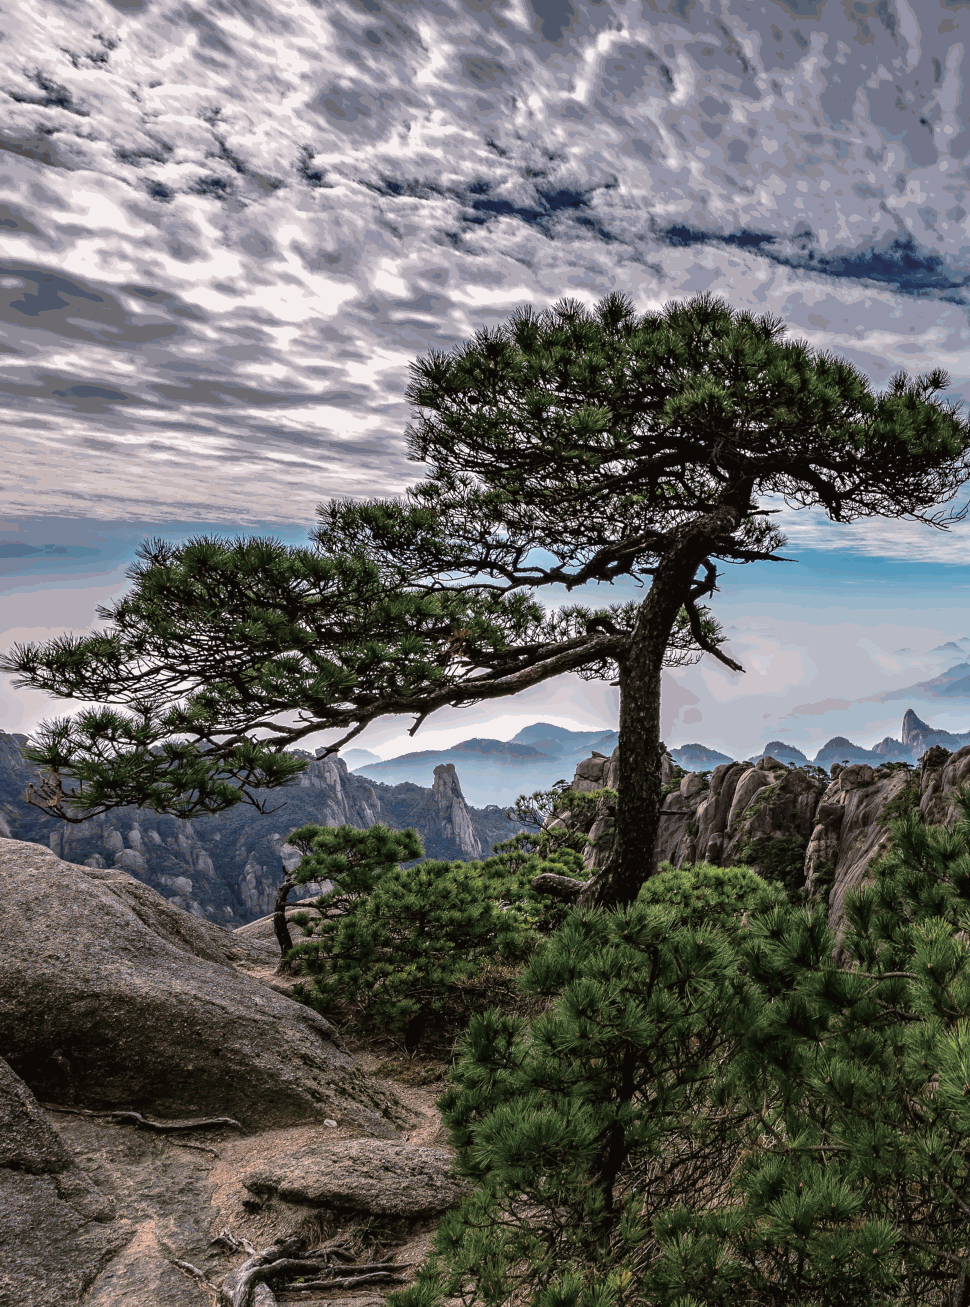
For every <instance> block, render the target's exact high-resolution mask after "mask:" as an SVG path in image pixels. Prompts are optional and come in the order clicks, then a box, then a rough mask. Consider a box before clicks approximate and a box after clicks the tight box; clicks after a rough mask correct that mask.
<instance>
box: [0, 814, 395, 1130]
mask: <svg viewBox="0 0 970 1307" xmlns="http://www.w3.org/2000/svg"><path fill="white" fill-rule="evenodd" d="M0 887H2V901H3V906H4V910H3V913H2V915H0V956H2V957H3V963H4V964H3V969H2V973H0V1049H3V1051H4V1054H5V1056H6V1057H7V1059H8V1061H9V1062H10V1064H11V1066H12V1067H13V1069H14V1071H15V1072H16V1073H17V1074H18V1075H19V1076H20V1077H21V1078H22V1079H23V1080H24V1081H25V1082H26V1084H27V1085H28V1086H29V1087H30V1089H31V1090H32V1091H33V1092H34V1093H35V1094H36V1095H37V1096H38V1097H39V1098H41V1099H44V1100H48V1101H51V1102H54V1103H58V1104H67V1105H74V1104H82V1105H83V1106H84V1107H86V1108H98V1109H101V1108H106V1109H118V1108H124V1109H134V1110H136V1111H139V1112H143V1113H152V1114H154V1115H157V1116H160V1117H165V1118H177V1117H198V1116H219V1117H223V1116H229V1117H233V1118H235V1119H236V1120H238V1121H239V1122H240V1123H241V1125H242V1126H243V1127H244V1128H246V1129H252V1128H255V1127H257V1126H259V1125H261V1124H265V1123H267V1122H273V1123H274V1124H276V1125H284V1124H287V1123H289V1122H291V1121H303V1120H312V1119H314V1118H323V1117H332V1118H335V1119H337V1120H350V1121H353V1122H355V1123H356V1125H357V1127H358V1128H359V1129H360V1131H361V1132H362V1133H365V1134H369V1135H373V1136H379V1137H381V1136H382V1137H385V1138H394V1137H396V1135H397V1133H398V1124H399V1123H400V1122H401V1121H402V1120H404V1119H405V1116H406V1113H404V1111H403V1109H402V1108H401V1105H400V1104H399V1103H398V1101H397V1100H396V1099H395V1097H394V1096H393V1095H392V1094H391V1093H389V1092H386V1091H384V1090H383V1089H379V1088H378V1087H377V1086H376V1085H375V1084H374V1083H373V1082H371V1081H370V1080H369V1079H368V1077H367V1076H366V1075H364V1073H363V1072H362V1071H361V1070H360V1068H359V1067H358V1066H357V1064H356V1062H355V1060H354V1058H353V1057H351V1056H350V1055H349V1054H348V1053H346V1052H345V1051H343V1050H342V1048H341V1047H340V1043H339V1039H338V1037H337V1034H336V1031H335V1030H334V1029H333V1027H332V1026H331V1025H330V1024H329V1023H328V1022H327V1021H325V1020H324V1019H323V1017H321V1016H319V1015H318V1014H317V1013H316V1012H314V1011H313V1010H312V1009H310V1008H308V1007H305V1006H303V1005H302V1004H299V1003H295V1002H293V1001H292V1000H291V999H289V998H286V997H285V996H283V995H282V994H279V993H276V992H274V991H272V990H271V989H269V988H267V986H265V985H263V984H260V983H259V982H258V981H257V980H255V979H253V978H252V975H251V974H249V973H250V972H253V971H256V970H258V969H259V968H260V967H264V968H265V967H268V966H270V965H271V964H272V963H274V962H275V961H276V958H275V954H274V953H273V952H272V951H270V952H268V951H267V950H266V949H265V948H262V947H260V946H259V945H258V944H255V943H252V942H249V941H247V940H245V939H241V938H239V937H237V936H236V935H235V934H234V933H233V932H230V931H227V930H225V929H224V928H223V927H220V926H216V925H214V924H212V923H210V922H207V921H204V920H201V919H198V918H195V917H193V916H192V915H190V914H187V913H185V912H184V911H181V910H180V909H178V908H176V907H173V906H172V905H171V904H170V903H168V902H166V900H165V899H163V898H162V897H161V895H159V894H158V893H156V892H155V891H154V890H153V889H151V888H150V887H149V886H147V885H144V884H142V883H141V882H139V881H138V880H136V879H135V878H134V877H131V876H129V875H127V874H126V873H124V872H122V871H120V870H116V869H105V870H96V869H91V868H85V867H78V866H74V865H72V864H70V863H67V862H63V861H61V860H60V859H58V858H56V857H55V856H54V854H53V853H52V852H51V851H50V850H49V849H47V848H44V847H43V846H42V845H38V844H27V843H23V842H20V841H17V840H0Z"/></svg>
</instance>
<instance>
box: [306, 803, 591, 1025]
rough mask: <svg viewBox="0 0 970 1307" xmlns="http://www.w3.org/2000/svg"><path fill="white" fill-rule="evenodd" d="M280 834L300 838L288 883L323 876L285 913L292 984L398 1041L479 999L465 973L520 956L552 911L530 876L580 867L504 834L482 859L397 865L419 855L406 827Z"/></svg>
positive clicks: (324, 1006)
mask: <svg viewBox="0 0 970 1307" xmlns="http://www.w3.org/2000/svg"><path fill="white" fill-rule="evenodd" d="M289 839H290V842H291V843H294V844H296V845H297V847H299V848H301V849H302V850H304V858H303V860H302V862H301V864H300V866H299V868H298V870H297V873H296V876H295V879H296V881H297V883H306V882H307V881H310V880H321V879H330V880H334V881H335V884H334V887H333V889H332V890H330V891H329V892H328V893H327V894H324V895H322V896H321V897H320V898H319V899H317V900H316V902H315V907H316V908H317V909H318V911H319V913H320V914H321V915H320V916H319V917H314V916H312V915H311V914H310V913H309V912H302V913H296V914H294V920H295V921H296V922H297V924H299V925H300V926H301V927H302V929H303V931H304V933H305V938H304V939H303V940H302V941H301V942H300V943H299V944H297V945H296V947H295V948H294V949H293V950H292V951H291V952H290V953H289V954H288V961H290V962H296V963H298V964H299V966H300V969H301V970H302V971H303V973H304V974H305V975H306V976H307V977H308V979H307V980H306V982H304V983H301V984H300V985H299V986H297V993H298V996H299V997H301V998H302V999H303V1000H304V1001H305V1002H307V1003H309V1004H311V1005H312V1006H313V1007H315V1008H316V1009H317V1010H319V1011H321V1012H331V1011H332V1010H333V1009H342V1010H343V1011H346V1012H348V1013H353V1014H355V1015H356V1017H357V1019H358V1020H359V1021H360V1022H361V1023H362V1024H363V1025H365V1026H368V1027H374V1026H379V1027H381V1028H382V1029H383V1030H384V1031H386V1032H387V1033H390V1034H401V1035H403V1039H404V1044H405V1048H406V1049H407V1050H408V1051H413V1050H414V1049H415V1048H417V1046H418V1044H419V1042H420V1040H421V1037H422V1035H423V1033H424V1031H425V1028H426V1026H427V1024H428V1022H429V1020H430V1019H431V1018H432V1017H433V1016H434V1015H435V1014H440V1013H442V1012H443V1011H445V1010H446V1009H447V1010H449V1011H450V1012H451V1013H452V1015H455V1014H461V1013H464V1014H465V1015H467V1012H468V1010H469V1009H471V1008H474V1006H475V1005H476V1004H477V1005H478V1006H479V1007H481V1006H484V1005H486V1004H487V1003H488V1002H489V999H488V995H487V990H485V991H484V992H483V990H482V987H481V986H480V985H478V984H477V982H478V979H479V978H480V976H481V974H482V973H483V971H484V970H485V969H486V968H487V967H488V965H489V964H490V963H494V962H502V963H514V962H518V961H521V960H523V959H524V958H525V957H527V956H528V954H529V952H530V951H531V949H532V948H533V946H534V944H535V941H536V937H537V932H538V931H539V930H541V929H542V928H543V927H544V926H547V925H548V921H549V920H550V918H554V917H555V915H556V914H557V913H560V912H561V908H560V907H559V905H558V904H556V903H555V902H554V901H553V900H551V899H549V898H548V897H547V896H543V895H539V894H536V893H535V892H534V891H533V890H532V889H531V887H530V884H529V882H530V880H531V879H532V877H533V876H535V875H538V874H539V872H540V871H555V872H556V873H557V874H559V875H570V874H576V873H577V872H581V869H582V858H581V857H580V855H579V854H578V853H577V852H575V851H574V850H570V849H560V850H558V851H557V852H556V853H555V854H553V855H550V857H548V858H541V857H540V856H539V855H538V854H532V855H526V854H522V853H521V850H520V849H518V848H517V847H515V846H513V847H511V848H510V849H508V850H506V853H505V855H504V856H495V857H492V858H489V859H486V860H485V861H484V862H467V863H466V862H445V861H440V860H432V859H428V860H426V861H424V862H419V863H418V864H417V865H416V866H412V867H410V868H408V869H406V870H405V869H404V868H402V867H401V866H399V865H398V864H397V863H396V862H395V861H394V856H395V854H396V855H397V856H399V857H401V856H403V855H407V856H408V857H414V856H419V857H420V855H421V853H422V849H421V844H420V841H419V840H418V838H417V836H416V835H415V833H414V832H413V831H405V832H395V831H388V830H387V828H386V827H378V826H375V827H371V828H370V829H369V830H367V831H357V830H354V829H353V828H352V827H346V826H345V827H338V828H328V827H302V828H301V829H300V830H299V831H295V832H294V833H293V834H292V835H291V836H290V837H289ZM497 847H501V846H497Z"/></svg>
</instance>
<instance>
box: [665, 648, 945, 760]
mask: <svg viewBox="0 0 970 1307" xmlns="http://www.w3.org/2000/svg"><path fill="white" fill-rule="evenodd" d="M968 672H970V666H968ZM937 679H939V678H937ZM900 735H901V738H900V739H898V740H896V739H894V738H893V737H892V736H891V735H887V736H886V738H885V739H884V740H880V742H879V743H878V744H877V745H875V746H874V747H873V748H871V749H866V748H863V746H862V745H860V744H854V743H853V742H852V740H848V739H846V737H845V736H844V735H834V736H833V737H832V739H831V740H828V741H826V743H825V744H823V745H822V747H821V748H820V749H819V751H818V752H817V753H816V755H815V757H814V758H812V759H809V758H808V756H807V755H806V754H804V753H803V752H802V750H801V749H799V748H796V746H795V745H793V744H786V743H785V742H784V741H783V740H769V742H768V743H767V744H766V745H765V747H764V748H763V749H762V750H761V752H760V753H757V754H755V755H754V756H753V757H752V758H751V759H750V761H751V762H759V761H760V760H761V759H762V758H775V759H777V761H778V762H785V763H790V764H793V765H794V766H796V767H797V766H800V765H803V764H805V763H808V762H812V763H814V764H815V765H816V766H818V767H825V768H829V767H831V765H832V763H833V762H868V763H871V764H872V765H873V766H878V765H879V764H880V763H884V762H916V761H917V760H918V759H919V758H921V757H922V756H923V754H924V753H925V752H926V750H927V749H930V748H932V747H933V745H934V744H941V745H942V746H943V747H944V748H945V749H949V750H950V751H951V753H952V752H955V751H956V750H957V749H962V748H963V746H964V745H965V744H970V731H965V732H963V733H962V734H961V733H958V732H953V731H940V730H937V729H936V728H935V727H933V726H930V725H929V724H928V723H927V722H924V721H922V720H921V719H920V718H919V717H917V715H916V713H915V712H914V711H913V709H912V708H907V709H906V712H905V713H904V714H903V724H902V729H901V732H900ZM670 756H671V757H672V758H673V760H674V762H676V763H678V764H679V765H680V766H681V767H683V769H684V771H710V770H711V769H712V768H713V767H717V766H719V765H720V764H721V763H724V762H738V761H741V759H737V758H729V757H728V755H727V754H726V753H719V752H718V750H717V749H710V748H708V747H707V745H705V744H683V745H681V746H680V747H679V748H676V749H671V750H670Z"/></svg>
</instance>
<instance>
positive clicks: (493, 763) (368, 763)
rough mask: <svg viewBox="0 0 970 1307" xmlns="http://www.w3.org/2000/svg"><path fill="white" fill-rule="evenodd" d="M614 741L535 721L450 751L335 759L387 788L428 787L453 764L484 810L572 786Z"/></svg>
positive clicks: (470, 797)
mask: <svg viewBox="0 0 970 1307" xmlns="http://www.w3.org/2000/svg"><path fill="white" fill-rule="evenodd" d="M619 738H620V737H619V734H618V732H616V731H602V730H594V731H570V730H567V729H566V728H565V727H563V726H553V725H552V724H551V723H550V722H535V723H533V725H532V726H526V727H524V728H523V729H522V730H521V731H519V733H518V734H517V735H514V736H513V737H512V739H511V740H489V739H480V738H474V739H471V740H462V741H461V743H460V744H453V745H452V746H451V748H449V749H422V750H420V751H418V752H416V753H402V754H401V755H400V756H399V757H397V758H388V759H387V760H386V761H384V762H382V761H381V760H380V759H376V758H375V755H374V754H372V753H370V752H369V751H368V750H367V749H348V750H346V752H343V753H341V754H340V757H341V758H343V760H344V762H346V764H347V766H348V767H349V768H350V769H351V771H352V773H353V774H354V775H355V776H366V777H367V778H368V779H370V780H374V781H382V782H383V783H384V784H386V785H400V784H403V783H404V782H405V781H410V782H411V783H412V784H414V785H431V784H432V782H433V779H434V769H435V767H438V766H440V765H441V764H442V763H444V764H447V763H453V764H454V766H455V769H456V771H457V772H458V775H459V777H460V778H461V788H462V793H463V794H464V796H465V799H466V801H467V802H468V803H469V804H472V805H474V806H476V807H486V806H487V805H488V804H490V803H498V804H511V803H514V802H515V800H516V799H517V798H518V797H519V795H520V794H532V793H533V792H534V791H535V790H549V789H552V787H553V785H554V784H555V782H556V781H558V780H567V781H571V780H572V778H573V774H574V772H575V770H576V764H577V763H578V762H582V760H583V759H584V758H588V757H589V756H590V754H591V753H602V754H604V755H605V756H606V757H607V758H608V757H609V756H610V754H611V753H612V752H613V750H614V749H615V748H616V746H617V743H618V742H619ZM362 755H363V756H362Z"/></svg>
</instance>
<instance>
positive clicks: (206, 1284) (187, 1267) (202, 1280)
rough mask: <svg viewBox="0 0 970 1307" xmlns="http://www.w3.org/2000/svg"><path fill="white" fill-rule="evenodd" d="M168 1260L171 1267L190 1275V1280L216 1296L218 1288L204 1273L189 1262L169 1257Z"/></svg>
mask: <svg viewBox="0 0 970 1307" xmlns="http://www.w3.org/2000/svg"><path fill="white" fill-rule="evenodd" d="M168 1260H169V1262H170V1263H171V1265H172V1266H177V1267H178V1269H179V1270H180V1271H182V1273H183V1274H184V1275H191V1277H192V1279H193V1280H197V1281H198V1282H199V1284H201V1285H202V1287H203V1289H208V1290H209V1291H210V1292H211V1293H214V1294H216V1295H218V1293H219V1289H218V1286H217V1285H215V1284H213V1283H212V1281H211V1280H209V1279H207V1278H206V1276H205V1273H204V1272H203V1271H200V1270H199V1268H198V1267H197V1266H193V1265H192V1263H191V1262H183V1261H181V1260H180V1259H179V1258H178V1257H170V1258H169V1259H168Z"/></svg>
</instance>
